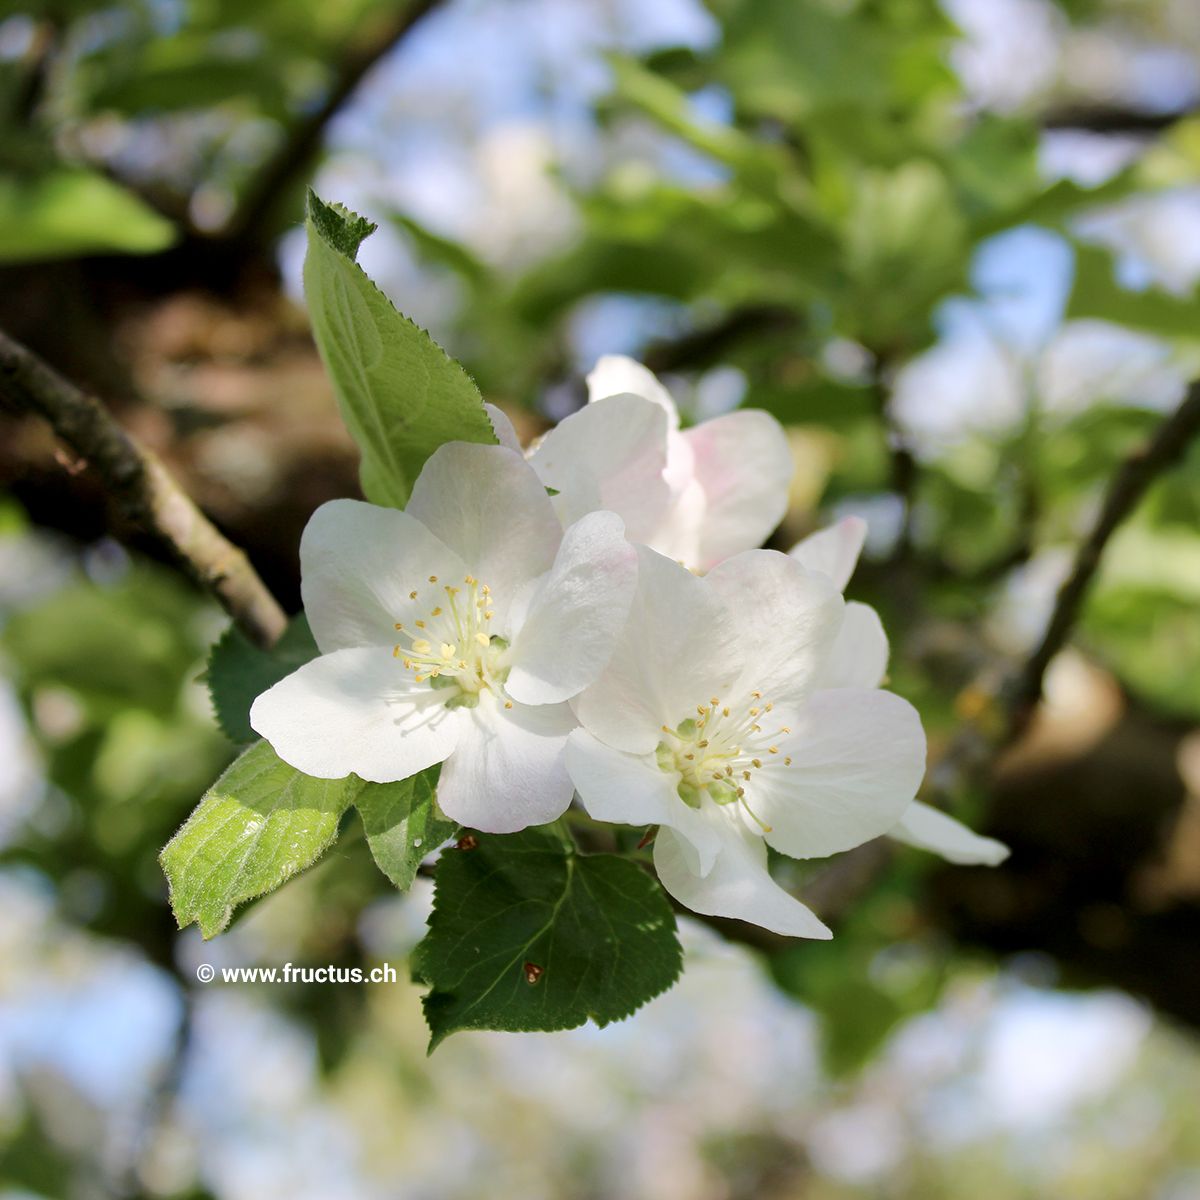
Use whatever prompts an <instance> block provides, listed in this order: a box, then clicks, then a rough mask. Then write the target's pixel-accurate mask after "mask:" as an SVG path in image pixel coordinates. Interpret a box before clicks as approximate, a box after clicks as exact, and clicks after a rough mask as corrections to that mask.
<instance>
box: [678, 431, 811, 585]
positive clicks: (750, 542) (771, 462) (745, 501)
mask: <svg viewBox="0 0 1200 1200" xmlns="http://www.w3.org/2000/svg"><path fill="white" fill-rule="evenodd" d="M683 436H684V437H685V438H686V439H687V441H688V444H689V445H690V446H691V448H692V454H693V456H694V458H695V477H696V480H697V482H698V483H699V484H700V486H701V487H702V488H703V489H704V494H705V498H706V507H705V514H704V528H703V532H702V537H701V542H700V562H699V563H697V564H695V565H696V566H697V567H698V568H699V569H700V570H707V569H708V568H709V567H712V566H715V565H716V564H717V563H719V562H721V561H722V560H724V559H726V558H729V557H730V556H731V555H733V554H740V553H741V552H742V551H743V550H753V549H755V548H757V547H758V546H761V545H762V544H763V542H765V541H766V540H767V538H768V537H769V536H770V534H771V531H772V530H773V529H774V528H775V526H776V525H778V524H779V522H780V521H782V520H783V514H784V513H785V512H787V503H788V489H789V487H790V485H791V482H792V475H793V474H794V472H795V464H794V463H793V461H792V452H791V449H790V448H789V446H788V442H787V435H786V434H785V433H784V431H783V426H782V425H780V424H779V422H778V421H777V420H775V418H774V417H772V416H770V415H768V414H767V413H764V412H756V411H754V410H752V409H746V410H743V411H741V412H732V413H728V414H726V415H725V416H723V417H717V418H716V419H715V420H712V421H705V422H704V424H703V425H698V426H697V427H696V428H695V429H689V430H687V431H686V432H685V433H684V434H683Z"/></svg>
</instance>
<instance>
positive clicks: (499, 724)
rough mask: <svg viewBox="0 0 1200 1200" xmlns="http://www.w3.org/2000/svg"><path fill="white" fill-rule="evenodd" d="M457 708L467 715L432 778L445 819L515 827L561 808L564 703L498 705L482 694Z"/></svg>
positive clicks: (498, 828)
mask: <svg viewBox="0 0 1200 1200" xmlns="http://www.w3.org/2000/svg"><path fill="white" fill-rule="evenodd" d="M459 711H461V712H464V713H466V714H467V721H466V724H465V727H464V728H463V732H462V736H461V737H460V738H459V742H458V746H457V748H456V749H455V751H454V753H453V754H452V755H451V756H450V758H449V760H448V761H447V762H446V765H445V766H444V767H443V768H442V773H441V776H440V777H439V780H438V804H439V805H441V808H442V811H443V812H444V813H445V814H446V815H447V816H448V817H450V818H451V819H452V820H455V821H458V822H460V823H461V824H463V825H469V826H471V828H472V829H480V830H482V831H483V832H485V833H515V832H516V831H517V830H518V829H524V828H525V827H526V826H528V825H545V824H546V822H547V821H553V820H554V819H555V818H556V817H559V816H561V815H562V814H563V813H564V812H565V811H566V809H567V806H568V805H569V804H570V803H571V796H572V794H573V791H574V788H573V786H572V784H571V780H570V778H569V777H568V775H567V768H566V764H565V762H564V754H563V752H564V749H565V748H566V744H567V734H568V733H570V731H571V729H572V728H573V727H574V725H575V719H574V717H573V716H572V714H571V710H570V709H569V708H568V707H567V706H566V705H565V704H554V705H542V706H540V707H534V708H530V707H527V706H525V705H523V704H516V705H513V707H512V708H505V707H503V705H502V704H500V702H499V701H498V700H496V699H495V698H494V697H492V696H489V695H486V694H485V695H484V696H482V697H481V698H480V702H479V704H478V706H477V707H475V708H471V709H461V710H459Z"/></svg>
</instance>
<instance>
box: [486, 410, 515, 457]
mask: <svg viewBox="0 0 1200 1200" xmlns="http://www.w3.org/2000/svg"><path fill="white" fill-rule="evenodd" d="M483 409H484V412H486V413H487V415H488V420H489V421H491V423H492V432H493V433H494V434H495V435H496V441H498V442H499V443H500V445H501V446H506V447H507V448H508V449H509V450H515V451H516V452H517V453H518V454H520V453H522V450H521V439H520V438H519V437H517V431H516V429H515V427H514V426H513V423H512V421H510V420H509V417H508V413H506V412H505V411H504V409H502V408H497V407H496V405H494V404H488V403H486V402H485V403H484V406H483Z"/></svg>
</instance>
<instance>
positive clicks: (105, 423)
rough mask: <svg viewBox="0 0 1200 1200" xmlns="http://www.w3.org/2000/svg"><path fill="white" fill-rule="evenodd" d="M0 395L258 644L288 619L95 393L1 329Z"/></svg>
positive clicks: (249, 568)
mask: <svg viewBox="0 0 1200 1200" xmlns="http://www.w3.org/2000/svg"><path fill="white" fill-rule="evenodd" d="M0 398H3V399H6V400H7V401H8V402H9V403H11V404H13V405H14V406H15V407H17V408H18V409H22V410H27V411H29V412H33V413H36V414H37V415H38V416H40V417H42V418H43V419H44V420H46V421H47V422H48V423H49V424H50V426H51V427H52V428H53V429H54V432H55V433H56V434H57V435H58V436H59V437H60V438H61V439H62V440H63V441H64V442H65V443H66V444H67V445H68V446H70V447H71V449H72V450H73V451H74V452H75V453H76V454H78V455H79V456H80V457H81V458H82V459H83V460H84V461H85V462H86V464H87V465H88V466H89V467H91V468H92V469H94V470H95V471H96V472H97V474H98V475H99V476H100V477H101V479H102V480H103V481H104V484H105V487H106V489H107V490H108V492H109V493H110V494H111V495H112V496H113V497H114V498H115V499H116V500H117V501H118V502H119V503H120V505H121V506H122V508H123V509H124V510H125V512H126V514H127V515H128V516H129V518H130V519H131V520H132V521H133V522H135V523H136V524H137V525H139V526H140V527H141V528H143V529H145V530H146V531H147V532H148V533H150V534H152V535H153V536H154V537H156V538H157V539H158V540H159V541H161V542H162V543H163V544H164V545H165V546H166V547H167V548H168V549H169V550H170V551H171V553H172V555H173V556H174V557H175V558H176V559H177V560H178V561H179V563H180V564H181V565H182V566H183V568H184V569H185V570H186V571H187V573H188V574H189V575H190V576H191V577H192V579H194V580H195V581H196V583H198V584H199V585H200V586H201V587H202V588H204V589H205V590H207V591H209V592H211V593H212V594H213V595H214V596H215V597H216V598H217V600H218V601H219V602H220V603H221V605H222V607H223V608H224V609H225V611H226V612H228V613H229V615H230V616H231V617H232V618H233V620H234V622H235V624H237V626H238V627H239V628H240V629H241V630H242V632H243V633H245V634H246V636H247V637H249V638H250V639H251V640H253V641H254V642H256V643H257V644H259V645H261V646H269V645H271V644H272V643H273V642H274V641H275V640H276V639H277V638H278V637H279V635H280V634H281V633H282V632H283V629H284V626H285V625H286V623H287V617H286V616H285V614H284V612H283V609H282V608H280V607H279V604H278V603H277V602H276V600H275V598H274V597H273V596H272V595H271V593H270V592H269V591H267V589H266V587H265V586H264V585H263V582H262V580H261V579H259V577H258V575H257V574H256V573H255V571H254V568H253V567H252V566H251V565H250V561H249V560H248V559H247V558H246V556H245V554H244V553H243V552H242V551H241V550H239V549H238V548H237V547H236V546H234V545H233V544H232V543H231V542H229V541H228V540H227V539H226V538H225V537H224V536H223V535H222V534H221V533H220V532H219V531H218V530H217V529H216V527H215V526H214V525H213V524H212V522H210V521H209V520H208V518H207V517H206V516H205V515H204V514H203V513H202V512H201V511H200V510H199V509H198V508H197V507H196V505H195V504H193V503H192V501H191V500H190V499H189V498H188V497H187V495H186V494H185V493H184V492H183V490H182V489H181V488H180V487H179V485H178V484H177V483H176V482H175V480H174V479H173V478H172V477H171V475H170V473H169V472H168V471H167V469H166V467H164V466H163V464H162V462H160V461H159V459H158V456H157V455H155V454H154V453H153V452H152V451H150V450H148V449H147V448H146V447H145V446H142V445H141V444H140V443H139V442H138V441H137V440H136V439H135V438H133V437H132V436H131V435H130V434H128V433H127V432H126V431H125V430H124V429H122V428H121V426H120V425H119V424H118V423H117V422H116V421H115V420H114V419H113V417H112V416H111V414H110V413H109V412H108V410H107V409H106V408H105V407H104V406H103V405H102V404H101V403H100V402H99V401H98V400H97V399H96V398H95V397H93V396H89V395H88V394H86V393H85V392H82V391H80V389H79V388H77V387H76V386H75V385H74V384H73V383H71V382H70V381H69V380H67V379H64V378H63V377H62V376H61V375H59V374H58V372H57V371H55V370H54V369H53V368H52V367H50V366H48V365H47V364H46V363H44V362H43V361H42V360H41V359H40V358H38V357H37V356H36V355H35V354H33V353H32V352H31V351H29V350H27V349H26V348H25V347H24V346H22V345H21V344H20V343H18V342H15V341H13V340H12V339H11V338H10V337H9V336H8V335H7V334H5V333H4V332H2V331H0Z"/></svg>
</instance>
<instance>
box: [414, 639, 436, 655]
mask: <svg viewBox="0 0 1200 1200" xmlns="http://www.w3.org/2000/svg"><path fill="white" fill-rule="evenodd" d="M412 648H413V653H414V654H428V653H429V652H430V650H432V649H433V647H432V646H431V645H430V644H429V643H428V642H427V641H426V640H425V639H424V638H417V640H416V641H415V642H413V645H412Z"/></svg>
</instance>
